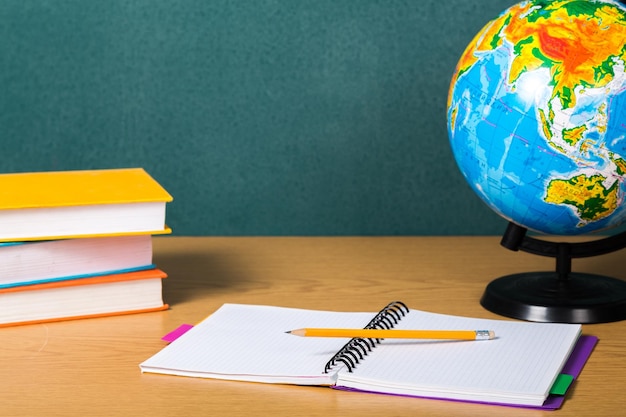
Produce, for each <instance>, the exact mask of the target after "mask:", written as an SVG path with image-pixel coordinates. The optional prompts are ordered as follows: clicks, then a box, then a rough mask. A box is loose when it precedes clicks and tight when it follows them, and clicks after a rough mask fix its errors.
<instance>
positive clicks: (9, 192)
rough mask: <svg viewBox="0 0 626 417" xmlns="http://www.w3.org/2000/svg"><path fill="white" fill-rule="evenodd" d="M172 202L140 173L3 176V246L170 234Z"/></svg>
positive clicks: (0, 220) (109, 171)
mask: <svg viewBox="0 0 626 417" xmlns="http://www.w3.org/2000/svg"><path fill="white" fill-rule="evenodd" d="M170 201H172V196H171V195H170V194H169V193H168V192H167V191H166V190H165V189H164V188H163V187H162V186H161V185H160V184H159V183H158V182H157V181H156V180H154V179H153V178H152V177H151V176H150V175H149V174H148V173H147V172H146V171H145V170H144V169H142V168H122V169H102V170H81V171H56V172H29V173H13V174H0V242H6V241H19V240H24V241H27V240H50V239H61V238H76V237H94V236H113V235H115V236H117V235H132V234H163V233H170V232H171V230H170V229H169V227H167V226H166V225H165V206H166V203H168V202H170Z"/></svg>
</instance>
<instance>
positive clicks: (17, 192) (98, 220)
mask: <svg viewBox="0 0 626 417" xmlns="http://www.w3.org/2000/svg"><path fill="white" fill-rule="evenodd" d="M170 201H172V197H171V196H170V195H169V194H168V192H167V191H166V190H165V189H164V188H163V187H162V186H161V185H159V183H158V182H156V181H155V180H154V179H153V178H152V177H151V176H150V175H149V174H148V173H146V171H144V170H143V169H141V168H128V169H107V170H88V171H59V172H35V173H17V174H1V175H0V327H3V326H10V325H17V324H29V323H40V322H48V321H60V320H69V319H76V318H86V317H100V316H108V315H118V314H129V313H139V312H147V311H157V310H164V309H166V308H167V307H168V306H167V304H164V302H163V296H162V279H163V278H165V277H166V274H165V273H164V272H163V271H161V270H159V269H157V268H156V266H155V265H154V264H153V260H152V255H153V251H152V235H156V234H167V233H171V230H170V228H169V227H167V225H166V224H165V211H166V204H167V203H168V202H170Z"/></svg>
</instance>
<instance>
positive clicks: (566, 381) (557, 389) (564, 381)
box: [550, 374, 574, 395]
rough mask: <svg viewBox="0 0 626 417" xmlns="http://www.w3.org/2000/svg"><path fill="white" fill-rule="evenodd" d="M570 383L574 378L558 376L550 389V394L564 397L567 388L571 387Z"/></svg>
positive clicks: (566, 375) (563, 375)
mask: <svg viewBox="0 0 626 417" xmlns="http://www.w3.org/2000/svg"><path fill="white" fill-rule="evenodd" d="M572 381H574V377H573V376H572V375H568V374H559V376H557V377H556V381H554V384H553V385H552V388H551V389H550V394H552V395H565V393H566V392H567V389H568V388H569V386H570V385H572Z"/></svg>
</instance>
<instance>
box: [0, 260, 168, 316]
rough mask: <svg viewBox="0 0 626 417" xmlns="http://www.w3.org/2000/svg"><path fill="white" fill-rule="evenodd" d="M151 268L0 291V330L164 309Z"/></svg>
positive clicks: (160, 273) (156, 276) (158, 275)
mask: <svg viewBox="0 0 626 417" xmlns="http://www.w3.org/2000/svg"><path fill="white" fill-rule="evenodd" d="M166 277H167V275H166V274H165V273H164V272H163V271H161V270H160V269H157V268H153V269H148V270H142V271H135V272H127V273H122V274H111V275H101V276H97V277H91V278H82V279H75V280H68V281H57V282H48V283H44V284H35V285H24V286H19V287H10V288H3V289H0V306H2V308H0V327H6V326H14V325H18V324H32V323H41V322H50V321H62V320H72V319H79V318H88V317H102V316H111V315H120V314H131V313H143V312H147V311H158V310H165V309H167V308H168V305H167V304H164V303H163V297H162V280H163V279H164V278H166Z"/></svg>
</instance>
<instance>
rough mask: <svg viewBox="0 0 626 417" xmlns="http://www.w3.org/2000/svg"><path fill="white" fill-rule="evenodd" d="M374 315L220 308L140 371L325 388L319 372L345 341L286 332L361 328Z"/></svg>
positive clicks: (326, 379)
mask: <svg viewBox="0 0 626 417" xmlns="http://www.w3.org/2000/svg"><path fill="white" fill-rule="evenodd" d="M375 314H376V313H343V312H329V311H312V310H302V309H291V308H282V307H269V306H254V305H239V304H225V305H223V306H222V307H221V308H220V309H218V310H217V311H216V312H215V313H213V314H212V315H211V316H209V317H207V318H206V319H205V320H204V321H202V322H201V323H200V324H198V325H197V326H194V327H193V328H192V329H191V330H189V331H188V332H187V333H185V334H184V335H183V336H181V337H180V338H178V339H177V340H175V341H174V342H172V343H171V344H170V345H169V346H167V347H165V348H164V349H163V350H161V351H160V352H158V353H157V354H156V355H154V356H153V357H151V358H150V359H148V360H147V361H145V362H143V363H142V364H141V365H140V368H141V370H142V371H144V372H155V373H164V374H172V375H182V376H192V377H205V378H218V379H230V380H239V381H256V382H271V383H291V384H300V385H330V384H332V383H334V377H335V376H334V375H328V374H325V373H324V367H325V365H326V363H327V362H328V361H329V360H330V359H331V358H332V356H333V355H334V354H335V353H336V352H337V351H338V350H339V349H341V347H342V346H343V345H344V344H346V343H347V342H348V341H349V340H350V339H335V338H310V337H309V338H307V337H299V336H294V335H290V334H287V333H285V332H286V331H289V330H293V329H298V328H303V327H356V328H362V327H364V326H366V325H367V324H368V323H369V321H370V320H371V319H372V317H374V315H375Z"/></svg>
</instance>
